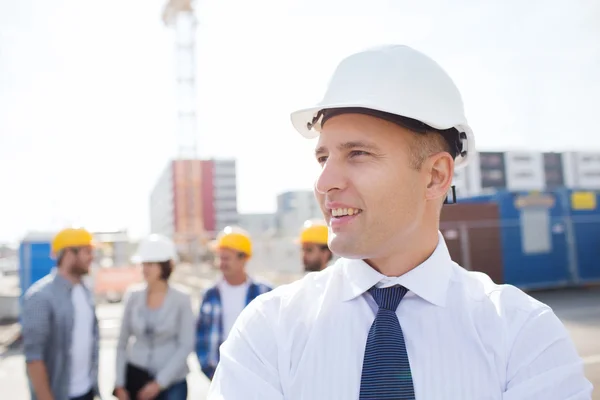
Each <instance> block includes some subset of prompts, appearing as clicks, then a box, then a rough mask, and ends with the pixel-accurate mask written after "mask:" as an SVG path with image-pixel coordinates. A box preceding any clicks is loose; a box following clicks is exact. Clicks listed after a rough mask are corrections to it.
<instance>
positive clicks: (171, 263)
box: [133, 233, 179, 280]
mask: <svg viewBox="0 0 600 400" xmlns="http://www.w3.org/2000/svg"><path fill="white" fill-rule="evenodd" d="M133 260H134V261H135V262H138V263H141V264H142V265H146V266H149V265H156V266H157V267H158V268H160V270H161V272H160V276H161V279H164V280H168V279H169V277H170V276H171V273H172V272H173V268H174V267H175V264H176V263H177V262H178V260H179V256H178V254H177V247H176V246H175V243H173V241H172V240H171V239H169V238H168V237H166V236H164V235H160V234H156V233H153V234H151V235H149V236H148V237H146V238H144V239H143V240H141V241H140V243H139V245H138V249H137V252H136V254H135V256H134V257H133Z"/></svg>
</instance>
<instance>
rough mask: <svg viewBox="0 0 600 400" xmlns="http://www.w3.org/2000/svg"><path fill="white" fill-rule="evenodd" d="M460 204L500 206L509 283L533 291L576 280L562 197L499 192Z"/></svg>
mask: <svg viewBox="0 0 600 400" xmlns="http://www.w3.org/2000/svg"><path fill="white" fill-rule="evenodd" d="M460 202H461V203H487V202H493V203H496V204H498V209H499V213H500V221H499V224H500V231H501V240H502V254H503V267H504V268H503V269H504V281H505V282H506V283H509V284H512V285H515V286H518V287H520V288H523V289H534V288H549V287H558V286H563V285H567V284H570V283H572V282H573V281H574V280H576V276H575V271H574V266H573V265H572V263H571V259H570V257H569V255H570V253H569V248H568V241H567V234H568V231H567V226H566V224H565V219H566V218H565V204H564V196H563V195H562V193H560V192H543V193H538V192H508V191H500V192H498V193H495V194H491V195H484V196H477V197H473V198H468V199H464V200H460Z"/></svg>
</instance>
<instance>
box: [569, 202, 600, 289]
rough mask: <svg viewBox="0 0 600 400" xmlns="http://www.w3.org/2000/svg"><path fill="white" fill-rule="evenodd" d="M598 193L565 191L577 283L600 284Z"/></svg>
mask: <svg viewBox="0 0 600 400" xmlns="http://www.w3.org/2000/svg"><path fill="white" fill-rule="evenodd" d="M599 194H600V193H599V192H596V191H592V190H589V191H586V190H568V191H565V193H564V195H565V196H564V197H565V202H566V203H567V205H568V213H569V217H570V218H569V223H570V224H571V226H572V230H573V242H574V246H573V247H574V255H573V262H574V263H576V264H577V277H576V280H577V282H581V283H587V282H600V208H599V207H598V195H599Z"/></svg>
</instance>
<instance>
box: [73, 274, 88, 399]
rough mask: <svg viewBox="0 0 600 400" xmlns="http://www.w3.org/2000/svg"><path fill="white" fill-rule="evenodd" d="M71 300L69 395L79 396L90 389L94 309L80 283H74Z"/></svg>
mask: <svg viewBox="0 0 600 400" xmlns="http://www.w3.org/2000/svg"><path fill="white" fill-rule="evenodd" d="M71 301H72V302H73V308H74V310H75V315H74V316H73V338H72V341H71V384H70V388H69V396H71V397H79V396H83V395H85V394H87V393H88V392H89V391H90V390H92V352H93V346H94V310H93V308H92V305H91V304H90V298H89V297H88V294H87V292H86V289H84V288H83V286H82V285H81V284H79V285H74V286H73V290H72V291H71Z"/></svg>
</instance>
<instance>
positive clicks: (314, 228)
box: [300, 220, 329, 245]
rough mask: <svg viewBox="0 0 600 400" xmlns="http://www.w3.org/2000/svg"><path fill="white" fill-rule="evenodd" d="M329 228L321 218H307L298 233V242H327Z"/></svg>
mask: <svg viewBox="0 0 600 400" xmlns="http://www.w3.org/2000/svg"><path fill="white" fill-rule="evenodd" d="M328 233H329V229H328V228H327V224H326V223H325V221H322V220H308V221H306V222H305V223H304V228H303V229H302V232H301V233H300V243H315V244H324V245H326V244H327V235H328Z"/></svg>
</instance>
